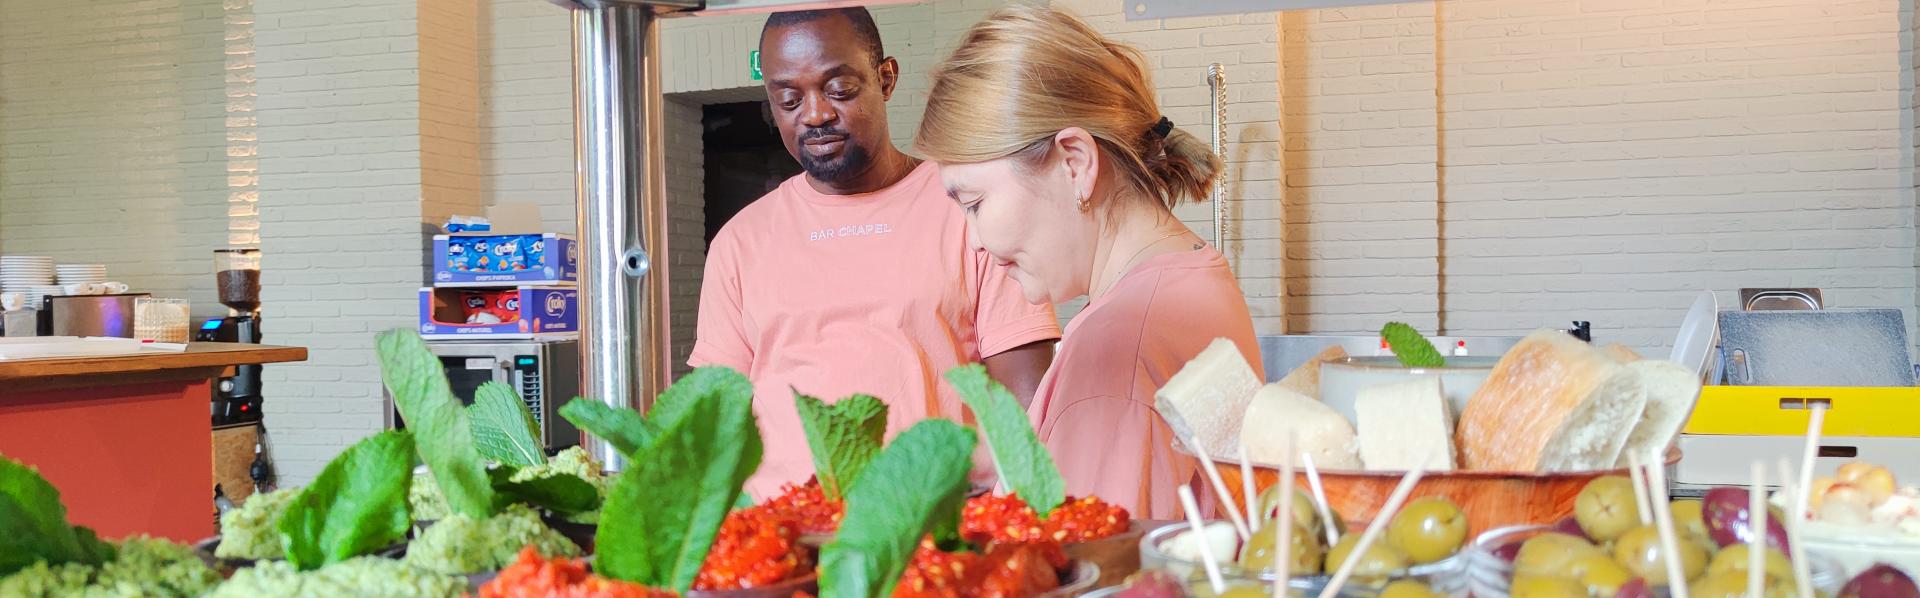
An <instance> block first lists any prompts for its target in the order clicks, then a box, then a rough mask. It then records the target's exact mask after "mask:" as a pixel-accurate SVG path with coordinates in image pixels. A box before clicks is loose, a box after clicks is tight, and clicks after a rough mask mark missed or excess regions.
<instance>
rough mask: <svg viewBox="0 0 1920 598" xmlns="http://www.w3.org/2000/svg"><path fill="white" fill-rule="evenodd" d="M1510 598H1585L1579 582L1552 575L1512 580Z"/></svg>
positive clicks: (1520, 577) (1585, 593) (1584, 589)
mask: <svg viewBox="0 0 1920 598" xmlns="http://www.w3.org/2000/svg"><path fill="white" fill-rule="evenodd" d="M1507 595H1508V596H1511V597H1512V598H1586V596H1587V589H1586V588H1583V587H1580V582H1577V581H1574V580H1571V579H1567V578H1565V577H1558V576H1552V575H1523V576H1519V577H1515V578H1513V589H1512V590H1510V591H1509V592H1508V593H1507Z"/></svg>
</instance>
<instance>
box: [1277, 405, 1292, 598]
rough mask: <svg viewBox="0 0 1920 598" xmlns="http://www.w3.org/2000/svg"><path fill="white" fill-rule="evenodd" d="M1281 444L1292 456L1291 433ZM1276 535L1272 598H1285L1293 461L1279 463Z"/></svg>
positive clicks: (1289, 560)
mask: <svg viewBox="0 0 1920 598" xmlns="http://www.w3.org/2000/svg"><path fill="white" fill-rule="evenodd" d="M1285 434H1286V437H1285V438H1283V439H1282V440H1281V443H1282V444H1283V445H1285V446H1286V447H1287V452H1285V453H1282V454H1286V455H1292V454H1293V432H1292V431H1291V430H1289V431H1287V432H1285ZM1273 525H1274V527H1275V529H1274V531H1275V532H1278V535H1276V536H1274V540H1273V548H1274V550H1273V559H1274V561H1273V571H1274V573H1275V574H1277V577H1275V578H1274V579H1273V598H1287V586H1288V583H1289V582H1291V581H1293V459H1284V460H1282V461H1281V463H1280V518H1279V519H1275V520H1273Z"/></svg>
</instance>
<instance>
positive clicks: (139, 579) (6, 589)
mask: <svg viewBox="0 0 1920 598" xmlns="http://www.w3.org/2000/svg"><path fill="white" fill-rule="evenodd" d="M115 547H116V548H118V549H119V550H118V551H117V552H118V554H117V555H116V556H115V557H114V559H113V560H112V561H110V562H107V563H105V564H102V565H100V566H98V567H94V566H92V565H83V564H79V563H65V564H61V565H53V566H48V565H47V563H46V562H45V561H42V562H39V563H34V564H33V566H31V567H27V568H25V569H21V570H20V571H17V572H15V573H13V574H12V575H8V576H6V577H0V596H6V597H8V598H14V597H22V598H32V597H39V596H49V597H51V596H61V597H65V596H79V597H81V598H122V597H124V598H136V597H138V598H146V597H152V598H174V597H180V598H188V597H195V596H199V595H201V594H203V593H205V592H206V591H207V590H208V589H211V588H212V587H213V585H214V584H216V583H219V582H220V575H219V574H217V573H214V572H213V570H212V569H208V568H207V564H206V563H205V562H203V561H201V560H200V557H198V556H195V555H194V554H193V550H192V549H191V548H188V547H186V546H182V545H179V544H174V543H173V542H169V541H166V540H161V539H156V538H148V537H146V536H136V537H132V538H128V539H126V540H124V541H121V542H118V543H116V544H115Z"/></svg>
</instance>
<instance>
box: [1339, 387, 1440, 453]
mask: <svg viewBox="0 0 1920 598" xmlns="http://www.w3.org/2000/svg"><path fill="white" fill-rule="evenodd" d="M1353 409H1354V414H1355V416H1356V417H1357V419H1358V420H1359V421H1357V422H1356V423H1357V424H1359V429H1360V461H1361V462H1362V463H1365V464H1366V466H1367V469H1368V470H1369V471H1407V470H1409V469H1413V468H1414V467H1422V468H1425V469H1426V470H1427V471H1452V470H1453V466H1454V454H1453V414H1452V413H1450V412H1448V410H1447V395H1446V393H1444V392H1442V390H1441V387H1440V378H1439V377H1438V376H1420V377H1416V378H1409V379H1407V380H1405V381H1402V382H1389V383H1386V384H1376V385H1373V386H1368V387H1366V388H1362V389H1360V393H1359V396H1358V397H1356V398H1355V399H1354V404H1353Z"/></svg>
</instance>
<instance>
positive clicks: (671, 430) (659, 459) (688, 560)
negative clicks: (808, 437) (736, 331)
mask: <svg viewBox="0 0 1920 598" xmlns="http://www.w3.org/2000/svg"><path fill="white" fill-rule="evenodd" d="M703 369H705V368H703ZM732 378H738V379H739V380H741V381H744V380H745V377H743V376H740V374H738V373H734V372H732V371H731V370H724V369H719V370H707V371H706V373H704V374H702V373H701V370H696V371H695V373H694V375H690V376H688V377H686V378H683V379H682V380H681V381H680V382H677V383H675V384H674V387H673V389H670V390H669V391H668V394H673V393H676V392H678V393H681V398H679V399H676V400H679V401H682V404H680V405H678V406H675V407H672V409H674V410H675V411H673V415H672V416H671V417H668V418H659V417H655V418H652V421H653V422H655V423H662V422H672V423H671V424H670V425H666V426H665V428H664V429H663V430H662V431H661V432H660V435H659V436H658V437H657V438H655V439H654V441H653V442H652V444H650V445H648V446H645V447H643V448H642V449H641V450H640V451H639V452H637V453H635V454H633V456H632V457H633V458H632V463H633V464H634V465H636V466H635V467H629V468H627V470H626V471H623V472H620V475H619V477H618V478H616V479H615V481H614V484H613V489H612V490H611V491H609V492H608V495H607V504H606V505H605V506H604V507H603V508H602V509H601V511H600V528H599V532H598V533H597V535H596V536H595V537H596V540H595V552H596V553H597V555H598V556H596V557H595V558H596V559H597V560H596V561H595V563H594V568H595V569H596V570H597V571H598V572H600V573H601V574H603V575H606V576H608V577H611V578H614V579H621V580H625V581H631V582H636V583H642V584H646V585H649V586H654V587H659V588H667V589H671V590H674V591H679V592H685V591H687V589H688V588H690V587H692V586H693V580H694V577H695V576H696V575H697V574H698V573H699V572H700V565H701V563H703V562H705V561H706V558H707V551H708V549H710V548H711V547H712V545H713V539H714V536H715V535H716V534H717V533H718V532H719V531H720V522H721V520H722V519H724V518H725V517H726V515H727V511H728V510H730V508H731V507H732V506H733V504H734V501H735V500H736V499H737V498H738V497H739V496H740V494H741V493H740V486H741V485H742V484H744V483H746V480H747V476H749V475H752V474H753V471H754V470H755V469H757V468H758V467H759V466H760V457H761V451H762V446H761V442H760V429H759V426H758V425H756V424H755V423H754V419H753V385H752V384H744V385H743V384H736V383H733V382H732V381H731V379H732ZM666 404H669V403H666V402H665V397H664V395H663V403H662V405H666Z"/></svg>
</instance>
